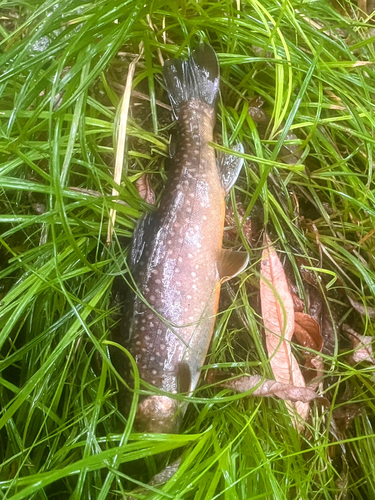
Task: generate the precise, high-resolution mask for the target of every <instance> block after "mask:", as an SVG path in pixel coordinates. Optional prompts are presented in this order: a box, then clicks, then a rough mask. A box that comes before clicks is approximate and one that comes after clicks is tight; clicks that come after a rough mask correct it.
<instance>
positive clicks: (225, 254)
mask: <svg viewBox="0 0 375 500" xmlns="http://www.w3.org/2000/svg"><path fill="white" fill-rule="evenodd" d="M248 262H249V254H248V253H247V252H238V251H233V250H224V249H222V250H221V251H220V255H219V259H218V262H217V269H218V271H219V276H220V280H221V281H222V282H224V281H227V280H230V279H231V278H234V277H235V276H237V274H239V273H240V272H242V271H243V270H244V269H245V268H246V266H247V264H248Z"/></svg>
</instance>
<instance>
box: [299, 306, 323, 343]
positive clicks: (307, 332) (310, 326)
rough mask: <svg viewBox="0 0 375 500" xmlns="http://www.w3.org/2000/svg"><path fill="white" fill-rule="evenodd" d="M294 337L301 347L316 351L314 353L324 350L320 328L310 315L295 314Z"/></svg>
mask: <svg viewBox="0 0 375 500" xmlns="http://www.w3.org/2000/svg"><path fill="white" fill-rule="evenodd" d="M294 335H295V336H296V337H297V340H298V343H299V344H300V345H301V346H303V347H308V348H309V349H314V351H321V350H322V347H323V339H322V336H321V334H320V326H319V324H318V323H317V321H315V319H314V318H313V317H312V316H310V315H309V314H305V313H302V312H294Z"/></svg>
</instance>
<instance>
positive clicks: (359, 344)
mask: <svg viewBox="0 0 375 500" xmlns="http://www.w3.org/2000/svg"><path fill="white" fill-rule="evenodd" d="M342 329H343V330H344V331H345V332H346V333H348V335H349V338H350V340H351V341H352V345H353V349H354V353H353V355H352V359H353V362H354V363H361V362H362V361H367V362H369V363H372V364H373V365H375V358H374V353H373V350H372V343H373V341H374V337H371V336H369V335H360V334H359V333H357V332H356V331H355V330H353V329H352V328H350V326H349V325H346V324H343V325H342Z"/></svg>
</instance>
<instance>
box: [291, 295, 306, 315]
mask: <svg viewBox="0 0 375 500" xmlns="http://www.w3.org/2000/svg"><path fill="white" fill-rule="evenodd" d="M291 294H292V299H293V306H294V312H303V310H304V309H305V303H304V301H303V300H302V299H300V298H299V297H298V295H297V294H295V293H294V292H293V291H292V292H291Z"/></svg>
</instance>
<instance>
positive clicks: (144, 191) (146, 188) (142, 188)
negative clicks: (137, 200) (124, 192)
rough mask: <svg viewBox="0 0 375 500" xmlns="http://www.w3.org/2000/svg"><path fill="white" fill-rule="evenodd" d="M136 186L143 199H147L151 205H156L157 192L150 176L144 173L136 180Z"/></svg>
mask: <svg viewBox="0 0 375 500" xmlns="http://www.w3.org/2000/svg"><path fill="white" fill-rule="evenodd" d="M135 187H136V188H137V191H138V193H139V196H140V197H141V198H142V200H144V201H146V202H147V203H149V204H150V205H155V193H154V191H153V189H152V187H151V184H150V179H149V176H148V175H146V174H142V175H141V176H140V177H139V178H138V179H137V180H136V181H135Z"/></svg>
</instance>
